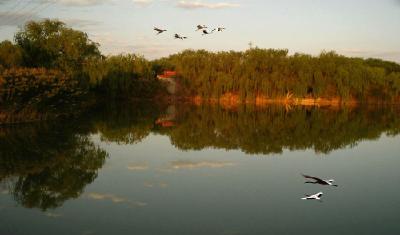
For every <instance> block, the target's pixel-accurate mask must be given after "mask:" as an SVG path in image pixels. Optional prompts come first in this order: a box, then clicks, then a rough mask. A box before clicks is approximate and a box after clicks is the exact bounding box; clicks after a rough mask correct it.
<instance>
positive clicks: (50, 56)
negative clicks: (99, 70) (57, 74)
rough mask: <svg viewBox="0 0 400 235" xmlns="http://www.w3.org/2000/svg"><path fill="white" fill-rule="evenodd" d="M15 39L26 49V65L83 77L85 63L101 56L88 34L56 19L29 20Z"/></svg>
mask: <svg viewBox="0 0 400 235" xmlns="http://www.w3.org/2000/svg"><path fill="white" fill-rule="evenodd" d="M15 42H16V44H17V45H18V46H20V47H21V49H22V50H23V62H24V65H25V66H27V67H45V68H48V69H60V70H62V71H63V72H65V73H67V74H68V75H69V76H72V77H75V78H80V79H82V78H83V76H82V70H83V66H84V64H85V63H86V62H87V61H88V60H89V59H91V58H99V57H100V56H101V55H100V52H99V49H98V46H99V45H98V44H97V43H95V42H92V41H91V40H90V39H89V38H88V36H87V34H86V33H83V32H81V31H77V30H73V29H71V28H68V27H67V26H66V25H65V24H64V23H62V22H61V21H57V20H48V19H47V20H43V21H38V22H35V21H31V22H29V23H27V24H26V25H25V27H24V28H23V29H22V30H21V31H19V32H18V33H16V35H15ZM85 82H87V81H85Z"/></svg>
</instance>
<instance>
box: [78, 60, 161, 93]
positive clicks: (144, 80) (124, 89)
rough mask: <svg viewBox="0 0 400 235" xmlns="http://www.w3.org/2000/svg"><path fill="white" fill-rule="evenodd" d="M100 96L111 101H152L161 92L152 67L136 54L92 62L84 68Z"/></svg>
mask: <svg viewBox="0 0 400 235" xmlns="http://www.w3.org/2000/svg"><path fill="white" fill-rule="evenodd" d="M84 71H85V74H87V76H88V77H89V81H91V84H92V86H93V87H94V89H95V91H96V92H97V93H100V94H102V95H105V96H107V97H111V98H124V99H126V98H129V97H131V98H132V97H136V98H137V97H140V98H150V97H153V96H154V95H155V94H156V92H158V91H159V90H160V84H159V83H158V81H157V80H156V78H155V74H154V73H153V71H152V67H151V64H150V63H149V62H148V61H147V60H146V59H144V58H143V57H141V56H137V55H134V54H127V55H117V56H109V57H107V58H105V59H101V60H97V61H90V63H88V64H87V65H86V66H85V68H84Z"/></svg>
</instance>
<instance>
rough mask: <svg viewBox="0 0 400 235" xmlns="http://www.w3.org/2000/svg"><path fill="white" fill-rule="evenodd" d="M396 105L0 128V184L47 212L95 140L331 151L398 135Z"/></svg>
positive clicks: (97, 151)
mask: <svg viewBox="0 0 400 235" xmlns="http://www.w3.org/2000/svg"><path fill="white" fill-rule="evenodd" d="M399 114H400V110H399V109H398V108H394V107H386V108H384V107H359V108H352V109H323V108H305V107H298V108H292V109H290V110H289V109H287V107H286V108H285V107H281V106H268V107H263V108H255V107H252V106H242V107H237V108H235V109H227V108H224V107H221V106H216V105H205V106H193V105H174V106H170V107H168V108H166V107H163V106H159V105H155V104H152V103H141V104H121V105H106V106H102V107H101V108H99V109H97V110H92V111H91V112H89V113H86V114H85V115H83V116H82V117H81V118H78V119H76V120H63V121H58V122H46V123H37V124H29V125H21V126H11V127H1V128H0V181H1V184H2V185H3V187H4V185H6V187H7V188H8V191H9V193H10V194H11V195H13V197H14V200H15V201H16V202H18V203H19V204H20V205H22V206H24V207H27V208H40V209H42V210H47V209H50V208H56V207H60V206H62V204H63V203H64V202H65V201H66V200H69V199H72V198H77V197H79V196H80V195H81V194H82V192H83V191H84V188H85V187H86V186H87V185H88V184H90V183H92V182H93V181H94V180H95V179H96V177H97V173H98V170H99V169H101V167H102V166H103V165H104V163H105V161H106V159H107V157H108V153H107V152H106V151H104V150H103V149H101V148H99V147H98V146H97V145H96V144H95V143H94V142H93V140H92V138H91V137H92V135H94V134H98V135H99V136H100V139H101V140H102V141H105V142H112V143H117V144H120V145H127V144H136V143H139V142H141V141H142V140H143V139H144V138H145V137H147V136H148V135H149V134H151V133H155V134H161V135H165V136H168V137H169V138H170V140H171V144H173V145H174V146H175V147H177V148H179V149H181V150H201V149H203V148H209V147H213V148H222V149H239V150H242V151H244V152H246V153H248V154H270V153H281V152H282V151H283V150H284V149H289V150H303V149H313V150H314V151H316V152H320V153H328V152H330V151H333V150H336V149H341V148H344V147H352V146H355V145H356V144H357V143H359V142H361V141H363V140H367V139H368V140H373V139H377V138H379V137H380V135H381V134H383V133H386V134H387V135H397V134H398V133H399V132H400V118H399V116H400V115H399Z"/></svg>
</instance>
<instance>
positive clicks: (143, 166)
mask: <svg viewBox="0 0 400 235" xmlns="http://www.w3.org/2000/svg"><path fill="white" fill-rule="evenodd" d="M127 168H128V170H130V171H145V170H147V169H149V166H148V165H147V163H132V164H129V165H128V166H127Z"/></svg>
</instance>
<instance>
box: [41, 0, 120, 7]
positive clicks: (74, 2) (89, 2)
mask: <svg viewBox="0 0 400 235" xmlns="http://www.w3.org/2000/svg"><path fill="white" fill-rule="evenodd" d="M43 2H54V3H58V4H62V5H65V6H71V7H74V6H96V5H101V4H104V3H108V2H112V0H43Z"/></svg>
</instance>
